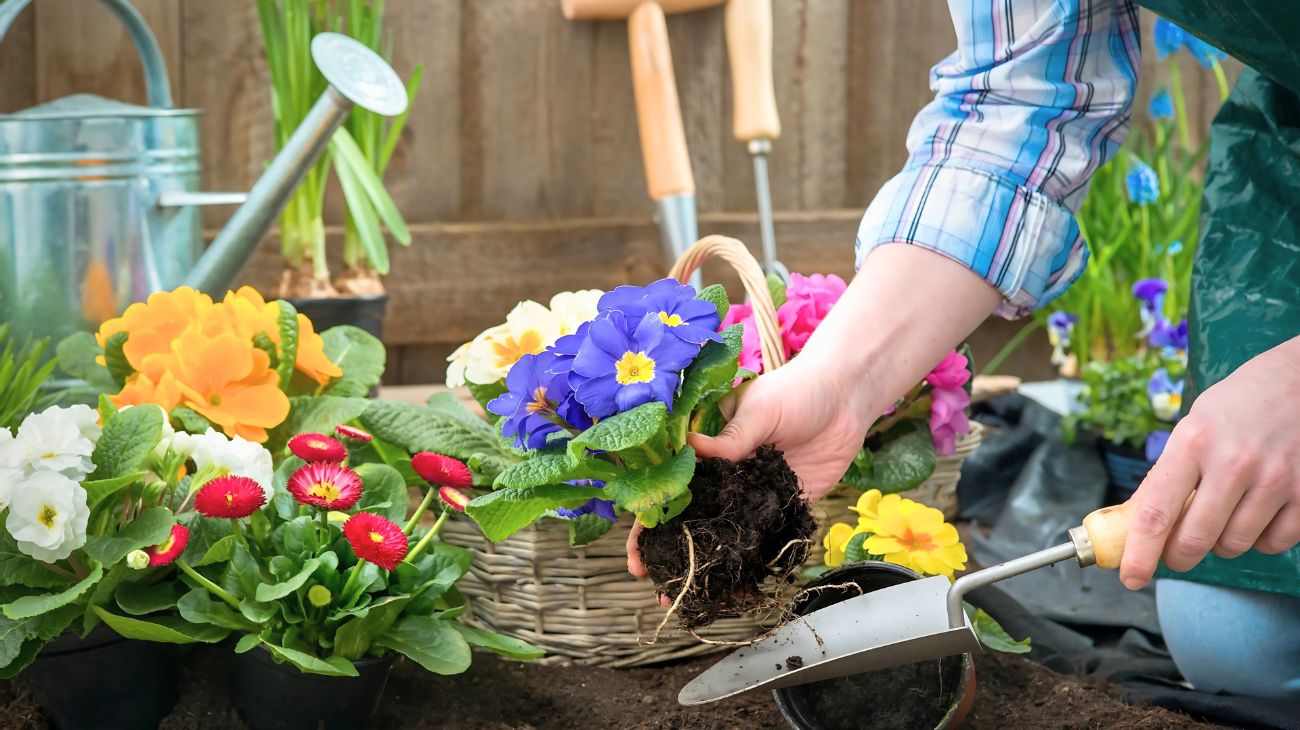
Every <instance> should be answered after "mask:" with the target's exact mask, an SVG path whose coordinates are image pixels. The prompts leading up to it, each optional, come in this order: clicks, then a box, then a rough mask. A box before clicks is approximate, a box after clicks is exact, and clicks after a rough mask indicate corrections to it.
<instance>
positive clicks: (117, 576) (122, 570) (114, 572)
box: [73, 563, 139, 636]
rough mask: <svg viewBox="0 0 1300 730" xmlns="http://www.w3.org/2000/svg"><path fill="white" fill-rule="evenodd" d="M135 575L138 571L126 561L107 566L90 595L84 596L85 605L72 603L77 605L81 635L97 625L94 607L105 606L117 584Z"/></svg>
mask: <svg viewBox="0 0 1300 730" xmlns="http://www.w3.org/2000/svg"><path fill="white" fill-rule="evenodd" d="M135 577H139V573H137V572H136V571H134V570H131V568H129V567H127V565H126V563H118V564H117V565H114V566H113V567H111V568H109V569H108V572H107V573H105V574H104V577H103V578H101V579H100V580H99V582H98V583H96V584H95V589H94V590H92V591H91V592H90V596H88V597H87V598H86V601H85V604H86V605H85V606H84V607H80V604H79V603H78V604H73V605H77V606H79V611H80V613H81V619H82V622H81V633H82V635H83V636H84V635H86V634H88V633H90V630H91V629H93V628H95V627H96V626H98V625H99V616H98V615H97V614H96V613H95V612H94V610H93V609H94V607H95V606H107V605H108V603H109V601H112V600H113V596H114V595H115V594H116V593H117V589H118V586H120V585H122V584H123V583H125V582H126V580H127V579H128V578H135Z"/></svg>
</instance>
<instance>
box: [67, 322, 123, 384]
mask: <svg viewBox="0 0 1300 730" xmlns="http://www.w3.org/2000/svg"><path fill="white" fill-rule="evenodd" d="M103 354H104V350H103V349H102V348H100V346H99V343H98V342H96V341H95V335H93V334H91V333H90V332H77V333H74V334H71V335H69V336H67V337H66V338H64V339H63V340H62V341H60V342H59V345H58V347H56V348H55V358H56V359H57V360H58V366H59V370H61V371H62V372H63V373H65V374H67V375H69V376H70V377H73V378H78V379H80V380H84V381H86V383H87V384H88V385H89V386H90V387H91V388H93V389H94V390H97V391H99V392H101V393H114V392H117V390H118V388H119V386H118V385H117V383H115V382H113V376H112V375H110V374H109V373H108V368H106V367H104V366H103V365H100V364H99V363H97V362H95V359H96V358H98V357H99V356H100V355H103Z"/></svg>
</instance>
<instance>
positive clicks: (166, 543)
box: [154, 533, 176, 553]
mask: <svg viewBox="0 0 1300 730" xmlns="http://www.w3.org/2000/svg"><path fill="white" fill-rule="evenodd" d="M175 544H176V535H175V534H174V533H173V534H171V535H168V536H167V539H166V540H163V542H162V544H161V545H158V546H156V547H155V548H154V550H156V551H157V552H160V553H165V552H167V551H168V550H171V549H172V546H173V545H175Z"/></svg>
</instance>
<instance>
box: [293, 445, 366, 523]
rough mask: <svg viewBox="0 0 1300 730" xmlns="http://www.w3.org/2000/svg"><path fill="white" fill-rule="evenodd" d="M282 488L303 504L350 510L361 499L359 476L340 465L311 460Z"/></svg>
mask: <svg viewBox="0 0 1300 730" xmlns="http://www.w3.org/2000/svg"><path fill="white" fill-rule="evenodd" d="M335 443H337V442H335ZM285 488H286V489H287V490H288V492H289V494H291V495H293V498H294V499H296V500H298V501H299V502H300V503H302V504H306V505H310V506H312V507H321V508H323V509H329V510H349V509H352V508H353V507H354V506H356V504H357V500H359V499H361V491H362V484H361V477H360V476H358V475H357V473H356V472H355V471H352V470H351V469H349V468H348V467H346V466H343V465H342V464H337V463H334V462H328V461H313V462H310V463H308V464H306V465H304V466H302V467H299V468H298V470H297V471H295V472H294V473H293V474H291V475H290V476H289V482H288V484H286V486H285Z"/></svg>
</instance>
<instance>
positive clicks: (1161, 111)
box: [1147, 89, 1174, 119]
mask: <svg viewBox="0 0 1300 730" xmlns="http://www.w3.org/2000/svg"><path fill="white" fill-rule="evenodd" d="M1147 112H1148V113H1149V114H1150V115H1151V118H1152V119H1173V117H1174V99H1173V97H1171V96H1170V95H1169V92H1168V91H1165V90H1164V89H1161V90H1159V91H1157V92H1156V93H1154V94H1152V95H1151V102H1150V104H1148V105H1147Z"/></svg>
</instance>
